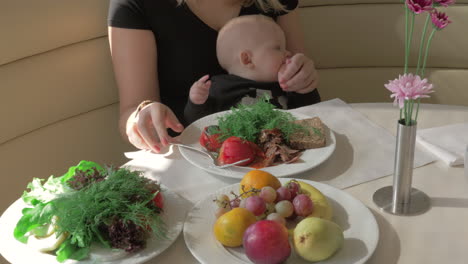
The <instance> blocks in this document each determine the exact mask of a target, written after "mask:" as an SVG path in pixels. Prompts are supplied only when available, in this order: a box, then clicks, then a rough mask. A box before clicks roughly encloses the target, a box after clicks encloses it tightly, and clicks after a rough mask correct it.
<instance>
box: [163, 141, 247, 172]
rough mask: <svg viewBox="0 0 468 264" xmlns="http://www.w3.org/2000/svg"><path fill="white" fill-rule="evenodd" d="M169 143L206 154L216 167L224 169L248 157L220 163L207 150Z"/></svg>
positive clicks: (244, 160)
mask: <svg viewBox="0 0 468 264" xmlns="http://www.w3.org/2000/svg"><path fill="white" fill-rule="evenodd" d="M171 145H174V146H178V147H181V148H185V149H189V150H193V151H196V152H198V153H202V154H205V155H206V156H208V157H209V158H210V159H211V161H212V162H213V164H214V165H215V167H216V168H218V169H224V168H228V167H232V166H235V165H237V164H241V163H243V162H246V161H248V160H249V159H243V160H239V161H236V162H233V163H229V164H222V165H221V164H219V162H218V159H217V158H216V157H215V155H214V154H213V153H211V152H209V151H206V150H203V149H199V148H195V147H192V146H188V145H185V144H181V143H171Z"/></svg>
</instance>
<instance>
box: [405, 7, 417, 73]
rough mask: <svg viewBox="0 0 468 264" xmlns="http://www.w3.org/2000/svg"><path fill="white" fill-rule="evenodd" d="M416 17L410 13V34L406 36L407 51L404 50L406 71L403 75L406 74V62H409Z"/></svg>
mask: <svg viewBox="0 0 468 264" xmlns="http://www.w3.org/2000/svg"><path fill="white" fill-rule="evenodd" d="M415 16H416V15H415V14H414V13H411V26H410V33H409V35H408V43H407V44H406V45H407V49H406V55H405V57H406V63H405V64H406V71H405V73H407V72H408V61H409V56H410V53H411V52H410V51H411V42H412V40H413V30H414V17H415Z"/></svg>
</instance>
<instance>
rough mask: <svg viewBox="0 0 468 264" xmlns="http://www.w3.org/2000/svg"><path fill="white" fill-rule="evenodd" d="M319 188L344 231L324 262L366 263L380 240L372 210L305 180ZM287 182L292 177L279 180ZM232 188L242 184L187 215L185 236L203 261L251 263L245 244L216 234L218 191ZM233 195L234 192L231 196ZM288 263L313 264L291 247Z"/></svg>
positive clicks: (205, 200)
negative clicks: (337, 246)
mask: <svg viewBox="0 0 468 264" xmlns="http://www.w3.org/2000/svg"><path fill="white" fill-rule="evenodd" d="M299 180H300V181H303V182H306V183H308V184H310V185H312V186H314V187H316V188H317V189H319V190H320V191H321V192H322V193H323V194H324V195H325V196H327V198H328V200H329V201H330V203H331V205H332V207H333V212H334V217H333V221H334V222H335V223H337V224H338V225H340V226H341V227H342V229H343V231H344V243H343V246H342V248H341V249H340V250H339V251H337V252H336V254H334V255H333V256H332V257H330V258H329V259H327V260H324V261H321V262H320V263H321V264H325V263H326V264H359V263H365V262H366V261H367V260H368V259H369V258H370V256H372V254H373V252H374V250H375V248H376V247H377V242H378V240H379V227H378V225H377V222H376V220H375V218H374V215H373V214H372V213H371V212H370V210H369V209H368V208H367V207H366V206H365V205H364V204H363V203H362V202H360V201H359V200H357V199H356V198H354V197H353V196H351V195H349V194H348V193H346V192H344V191H342V190H339V189H336V188H334V187H332V186H330V185H326V184H323V183H319V182H314V181H308V180H302V179H299ZM280 181H281V183H282V184H284V183H286V182H287V181H289V179H280ZM231 191H234V192H235V193H238V192H239V184H233V185H230V186H227V187H225V188H223V189H220V190H218V191H216V192H215V193H213V194H211V195H208V196H207V197H206V198H204V199H203V200H200V201H199V202H198V203H196V204H195V205H194V207H193V208H192V209H191V210H190V211H189V213H188V214H187V219H186V221H185V224H184V231H183V233H184V239H185V243H186V245H187V247H188V248H189V250H190V252H191V253H192V254H193V256H194V257H195V258H196V259H197V260H198V261H200V262H201V263H251V262H250V260H249V259H248V258H247V256H246V255H245V254H244V250H243V248H242V247H237V248H228V247H224V246H223V245H222V244H221V243H219V242H218V241H217V240H216V238H215V236H214V234H213V225H214V223H215V220H216V219H215V211H216V208H217V206H216V204H215V203H214V202H213V200H214V199H216V197H217V195H218V194H227V195H229V193H230V192H231ZM229 196H230V197H232V196H231V195H229ZM286 263H310V262H307V261H305V260H303V259H302V258H300V257H299V256H298V255H296V254H295V253H294V250H293V249H292V250H291V256H290V257H289V258H288V260H287V261H286Z"/></svg>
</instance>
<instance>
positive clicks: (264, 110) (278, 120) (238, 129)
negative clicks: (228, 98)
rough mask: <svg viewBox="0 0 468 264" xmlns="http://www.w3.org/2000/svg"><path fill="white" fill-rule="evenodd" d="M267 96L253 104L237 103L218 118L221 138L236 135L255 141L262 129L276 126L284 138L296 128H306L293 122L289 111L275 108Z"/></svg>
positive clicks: (287, 138) (287, 137)
mask: <svg viewBox="0 0 468 264" xmlns="http://www.w3.org/2000/svg"><path fill="white" fill-rule="evenodd" d="M275 108H276V107H275V106H274V105H272V104H270V103H269V100H268V97H262V98H260V99H259V100H258V101H257V102H256V103H255V104H253V105H249V106H246V105H243V104H239V105H238V106H237V107H232V108H231V111H232V112H231V113H229V114H226V115H223V116H221V117H219V118H218V126H219V130H220V132H221V137H220V139H221V140H224V139H226V138H228V137H231V136H236V137H239V138H242V139H244V140H247V141H251V142H257V138H258V135H259V133H260V132H261V131H262V130H264V129H274V128H277V129H279V130H281V132H283V135H284V137H285V139H286V140H289V136H290V135H291V134H292V133H294V132H297V131H298V130H303V131H305V130H306V129H305V128H304V127H303V126H301V125H299V124H295V123H293V121H294V120H296V118H294V117H293V115H292V114H291V113H288V112H284V111H280V110H277V109H275Z"/></svg>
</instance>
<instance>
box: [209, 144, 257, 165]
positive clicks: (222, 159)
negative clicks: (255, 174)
mask: <svg viewBox="0 0 468 264" xmlns="http://www.w3.org/2000/svg"><path fill="white" fill-rule="evenodd" d="M253 145H255V144H254V143H252V142H249V141H247V140H243V139H241V138H238V137H229V138H227V139H226V140H225V141H224V142H223V144H222V145H221V149H220V151H219V156H218V161H219V163H221V164H231V163H234V162H236V161H239V160H244V159H248V160H247V161H245V162H242V163H240V164H239V166H245V165H248V164H250V163H251V162H252V161H254V159H255V154H256V149H255V148H254V147H253Z"/></svg>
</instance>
